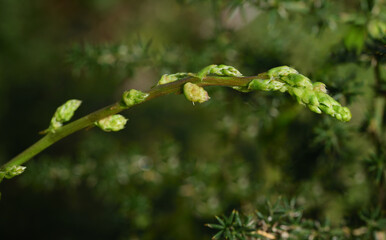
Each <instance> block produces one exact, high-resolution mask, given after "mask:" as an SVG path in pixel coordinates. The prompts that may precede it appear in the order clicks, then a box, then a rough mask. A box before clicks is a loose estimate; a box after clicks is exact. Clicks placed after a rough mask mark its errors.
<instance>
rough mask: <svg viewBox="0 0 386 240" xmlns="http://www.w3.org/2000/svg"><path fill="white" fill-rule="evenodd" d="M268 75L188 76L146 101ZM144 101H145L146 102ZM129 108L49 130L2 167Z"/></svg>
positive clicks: (106, 111)
mask: <svg viewBox="0 0 386 240" xmlns="http://www.w3.org/2000/svg"><path fill="white" fill-rule="evenodd" d="M266 78H267V77H266V75H264V74H260V75H258V76H252V77H217V76H216V77H213V76H210V77H204V78H203V79H202V80H201V79H199V78H197V77H187V78H184V79H181V80H178V81H175V82H171V83H168V84H163V85H157V86H155V87H153V88H152V89H150V90H149V91H148V92H147V93H148V94H149V96H148V97H147V98H146V100H145V101H149V100H151V99H153V98H157V97H161V96H164V95H168V94H171V93H175V94H181V93H182V89H183V86H184V84H185V83H187V82H191V83H195V84H197V85H199V86H202V87H203V86H228V87H234V86H240V87H244V86H247V85H248V83H249V82H250V81H251V80H253V79H266ZM145 101H144V102H145ZM125 109H127V107H126V106H124V105H122V104H121V102H116V103H114V104H112V105H110V106H107V107H104V108H102V109H100V110H97V111H95V112H92V113H90V114H88V115H86V116H84V117H82V118H80V119H78V120H76V121H74V122H71V123H69V124H66V125H64V126H62V127H60V128H58V129H57V130H55V132H49V133H47V135H45V136H44V137H43V138H41V139H40V140H38V141H37V142H36V143H35V144H33V145H32V146H30V147H29V148H27V149H26V150H24V151H23V152H22V153H20V154H19V155H17V156H16V157H14V158H13V159H11V160H10V161H9V162H7V163H5V164H4V165H3V166H2V167H1V168H0V171H1V170H4V169H8V168H11V167H13V166H20V165H22V164H24V163H25V162H27V161H29V160H30V159H32V158H33V157H34V156H35V155H37V154H38V153H40V152H41V151H43V150H44V149H46V148H48V147H49V146H51V145H52V144H54V143H55V142H57V141H59V140H61V139H62V138H65V137H67V136H68V135H71V134H72V133H75V132H77V131H79V130H82V129H84V128H86V127H89V126H93V124H94V123H95V122H96V121H98V120H100V119H103V118H105V117H108V116H110V115H114V114H117V113H119V112H121V111H123V110H125Z"/></svg>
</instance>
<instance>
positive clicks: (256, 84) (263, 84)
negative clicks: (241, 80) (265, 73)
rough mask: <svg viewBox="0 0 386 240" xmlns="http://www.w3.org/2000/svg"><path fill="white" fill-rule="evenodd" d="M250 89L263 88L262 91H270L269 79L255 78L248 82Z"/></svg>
mask: <svg viewBox="0 0 386 240" xmlns="http://www.w3.org/2000/svg"><path fill="white" fill-rule="evenodd" d="M248 89H250V90H262V91H269V90H270V86H269V80H263V79H253V80H252V81H250V82H249V84H248Z"/></svg>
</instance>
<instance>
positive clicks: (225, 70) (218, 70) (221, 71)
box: [197, 64, 243, 80]
mask: <svg viewBox="0 0 386 240" xmlns="http://www.w3.org/2000/svg"><path fill="white" fill-rule="evenodd" d="M211 74H212V75H217V76H229V77H241V76H243V74H241V73H240V72H239V70H237V69H236V68H234V67H232V66H227V65H223V64H221V65H215V64H213V65H209V66H207V67H205V68H203V69H202V70H201V71H199V72H198V73H197V77H198V78H200V79H201V80H202V79H203V78H204V77H205V76H207V75H211Z"/></svg>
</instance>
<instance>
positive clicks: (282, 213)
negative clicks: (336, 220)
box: [206, 199, 386, 240]
mask: <svg viewBox="0 0 386 240" xmlns="http://www.w3.org/2000/svg"><path fill="white" fill-rule="evenodd" d="M295 204H296V201H295V200H294V199H292V200H291V201H287V200H285V199H284V200H282V199H279V200H277V201H276V202H275V203H274V204H272V203H270V202H269V201H267V202H266V204H265V206H264V207H263V208H262V210H261V211H259V210H257V211H256V212H255V214H254V215H249V216H247V217H240V214H239V213H238V212H237V211H235V210H233V212H232V213H231V215H230V216H229V217H226V216H224V217H221V218H219V217H216V219H217V221H218V223H219V224H207V225H206V226H208V227H210V228H213V229H217V230H218V232H217V233H216V234H215V235H214V236H213V239H250V238H252V239H291V240H292V239H293V240H296V239H326V240H327V239H342V240H343V239H371V238H372V236H375V239H382V236H384V235H382V234H383V233H382V230H385V229H386V225H385V223H386V218H383V219H381V218H380V211H379V209H378V210H376V211H373V212H371V213H370V215H366V214H364V213H361V218H362V219H363V220H364V222H365V223H366V226H363V227H360V228H357V229H349V228H348V227H347V226H344V227H341V228H333V227H331V225H330V223H329V222H328V221H326V222H325V223H320V222H319V221H314V220H311V219H306V218H304V217H303V211H302V210H300V209H299V208H298V207H296V206H295ZM241 219H243V220H241ZM248 237H249V238H248Z"/></svg>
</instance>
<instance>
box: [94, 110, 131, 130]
mask: <svg viewBox="0 0 386 240" xmlns="http://www.w3.org/2000/svg"><path fill="white" fill-rule="evenodd" d="M126 123H127V119H126V118H125V117H124V116H122V115H120V114H115V115H111V116H108V117H106V118H103V119H101V120H99V121H97V122H95V125H96V126H98V127H99V128H100V129H102V130H103V131H105V132H111V131H113V132H117V131H119V130H122V129H124V128H125V125H126Z"/></svg>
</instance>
